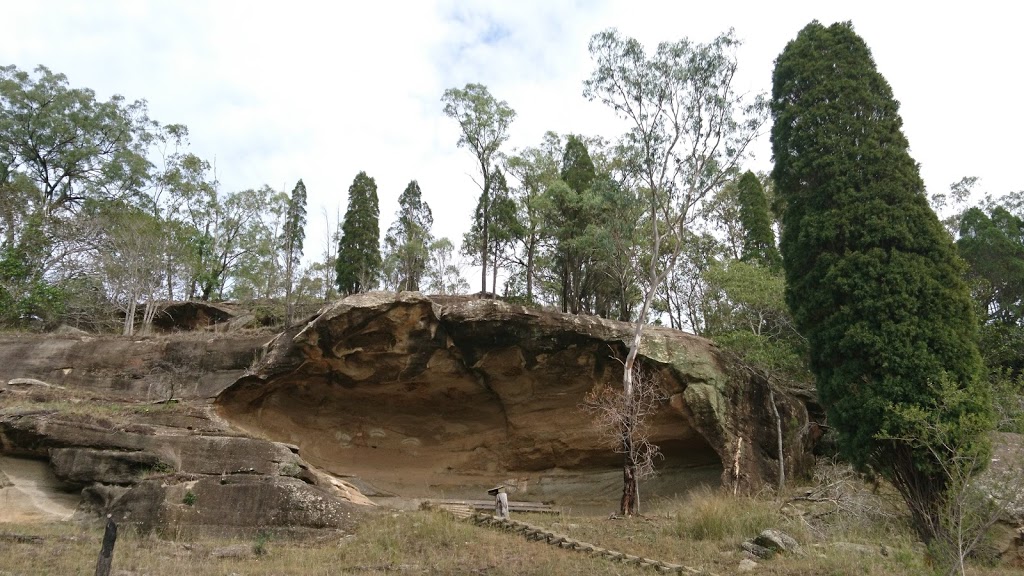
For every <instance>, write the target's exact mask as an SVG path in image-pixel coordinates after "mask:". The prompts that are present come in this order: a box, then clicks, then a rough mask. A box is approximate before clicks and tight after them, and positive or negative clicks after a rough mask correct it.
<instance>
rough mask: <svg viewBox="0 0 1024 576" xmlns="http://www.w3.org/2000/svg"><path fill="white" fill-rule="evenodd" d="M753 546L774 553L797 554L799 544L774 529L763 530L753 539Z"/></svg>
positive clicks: (787, 535)
mask: <svg viewBox="0 0 1024 576" xmlns="http://www.w3.org/2000/svg"><path fill="white" fill-rule="evenodd" d="M754 544H756V545H758V546H762V547H764V548H768V549H770V550H772V551H775V552H799V551H800V544H799V543H798V542H797V541H796V539H795V538H793V537H792V536H790V535H789V534H786V533H785V532H782V531H781V530H776V529H774V528H768V529H767V530H764V531H762V532H761V534H759V535H758V536H757V538H754Z"/></svg>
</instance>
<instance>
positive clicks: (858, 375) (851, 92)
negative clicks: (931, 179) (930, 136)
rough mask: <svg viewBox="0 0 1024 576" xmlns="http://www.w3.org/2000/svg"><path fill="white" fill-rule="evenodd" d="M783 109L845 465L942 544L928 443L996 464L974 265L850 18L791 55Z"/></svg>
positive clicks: (800, 43)
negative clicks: (886, 490) (890, 489)
mask: <svg viewBox="0 0 1024 576" xmlns="http://www.w3.org/2000/svg"><path fill="white" fill-rule="evenodd" d="M771 109H772V116H773V118H774V125H773V127H772V135H771V138H772V152H773V154H774V156H775V168H774V172H773V177H774V181H775V184H776V186H777V193H778V194H779V195H781V196H783V201H784V202H785V206H786V211H785V214H784V216H783V226H782V241H781V249H782V255H783V258H784V267H785V272H786V284H787V288H786V300H787V303H788V305H789V307H790V309H791V310H792V312H793V316H794V318H795V320H796V323H797V327H798V329H799V330H800V332H801V333H803V334H804V336H806V337H807V339H808V341H809V344H810V351H811V369H812V371H813V372H814V374H815V376H816V380H817V386H818V392H819V395H820V399H821V401H822V403H823V404H824V405H825V406H826V408H827V411H828V418H829V425H830V426H831V427H832V428H833V429H834V430H835V431H836V432H837V433H838V437H837V440H838V444H839V447H840V451H841V453H842V454H843V455H844V456H845V457H847V458H848V459H849V460H850V461H851V462H853V463H854V464H855V465H857V466H858V467H860V468H861V469H868V470H872V471H874V472H876V473H879V474H881V475H882V476H883V477H885V478H887V479H889V480H891V481H892V482H893V483H894V485H895V486H896V487H897V489H899V490H900V492H901V494H902V496H903V497H904V499H905V500H906V501H907V503H908V504H909V505H910V507H911V513H912V515H913V519H914V524H915V528H916V529H917V530H918V533H919V534H920V535H921V536H922V538H924V539H925V541H926V542H930V541H932V540H933V539H934V538H935V537H936V536H939V535H940V534H939V533H940V532H941V530H942V528H941V524H942V523H941V522H940V521H939V520H940V519H939V517H938V515H939V514H940V508H941V504H942V502H943V499H944V498H945V494H946V488H947V477H946V475H945V474H944V473H943V472H942V470H941V466H940V464H941V462H939V461H938V460H937V459H936V456H935V454H933V453H932V452H931V451H930V450H929V449H928V446H926V445H925V443H926V442H927V439H924V438H919V439H915V438H916V436H917V435H919V433H920V432H921V431H922V430H924V429H925V428H929V429H932V427H933V425H934V426H937V427H941V428H942V429H943V430H944V431H945V432H946V433H947V436H948V437H949V438H951V439H952V443H953V444H955V445H956V446H957V447H958V450H960V451H961V453H966V454H968V455H970V454H973V455H974V456H976V457H977V459H976V461H978V462H984V461H986V459H985V457H984V455H985V454H986V451H987V449H988V444H987V440H986V438H987V437H986V435H985V434H984V432H985V428H986V426H990V425H991V419H990V413H991V406H990V401H989V396H988V393H987V387H986V386H985V384H984V381H983V379H982V378H980V372H981V361H980V357H979V354H978V350H977V346H976V343H975V339H976V335H977V324H976V319H975V313H974V309H973V304H972V302H971V298H970V294H969V292H968V289H967V286H966V284H965V283H964V281H963V279H962V273H963V269H962V266H961V264H960V261H959V260H958V258H957V256H956V252H955V249H954V247H953V244H952V240H951V239H950V238H949V236H948V235H947V234H946V233H945V231H944V230H943V228H942V226H941V224H940V223H939V220H938V218H937V217H936V216H935V214H934V213H933V212H932V211H931V209H930V208H929V206H928V202H927V200H926V197H925V193H924V184H923V182H922V180H921V177H920V175H919V174H918V167H917V164H916V162H914V159H913V158H911V156H910V154H909V151H908V143H907V139H906V137H905V136H904V135H903V132H902V120H901V118H900V116H899V105H898V103H897V102H896V100H895V99H894V98H893V95H892V89H891V88H890V86H889V84H888V83H887V82H886V80H885V79H884V78H883V77H882V75H881V74H879V73H878V71H877V70H876V68H875V64H874V60H873V59H872V57H871V52H870V50H869V49H868V47H867V45H866V44H865V43H864V41H863V40H862V39H861V38H860V37H859V36H857V34H856V33H854V31H853V27H852V25H851V24H850V23H842V24H833V25H832V26H829V27H827V28H826V27H825V26H822V25H821V24H820V23H818V22H816V21H815V22H812V23H811V24H809V25H808V26H807V27H805V28H804V29H803V30H802V31H801V32H800V33H799V35H798V36H797V38H796V39H795V40H793V41H792V42H790V43H789V44H788V45H787V46H786V48H785V50H783V52H782V54H781V55H780V56H779V57H778V59H777V60H776V62H775V71H774V74H773V85H772V102H771ZM908 415H915V417H919V418H920V421H919V422H918V424H921V422H925V421H926V422H927V423H928V426H926V427H921V426H916V427H915V424H914V423H913V422H911V420H912V419H911V418H908ZM942 452H943V449H940V450H939V455H940V456H943V457H944V455H943V454H942Z"/></svg>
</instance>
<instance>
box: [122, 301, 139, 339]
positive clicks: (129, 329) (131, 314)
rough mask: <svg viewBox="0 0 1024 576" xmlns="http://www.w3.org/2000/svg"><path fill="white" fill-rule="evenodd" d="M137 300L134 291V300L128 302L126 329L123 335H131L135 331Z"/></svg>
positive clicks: (125, 316) (125, 315) (125, 320)
mask: <svg viewBox="0 0 1024 576" xmlns="http://www.w3.org/2000/svg"><path fill="white" fill-rule="evenodd" d="M135 301H136V298H135V293H134V292H132V300H131V302H129V303H128V310H126V311H125V313H124V330H123V331H122V332H121V334H122V335H123V336H131V335H133V334H134V333H135V306H136V303H135Z"/></svg>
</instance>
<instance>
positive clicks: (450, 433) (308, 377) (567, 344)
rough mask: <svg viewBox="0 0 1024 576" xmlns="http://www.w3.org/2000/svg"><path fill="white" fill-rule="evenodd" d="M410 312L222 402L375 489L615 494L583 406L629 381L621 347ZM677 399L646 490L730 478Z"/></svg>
mask: <svg viewBox="0 0 1024 576" xmlns="http://www.w3.org/2000/svg"><path fill="white" fill-rule="evenodd" d="M413 320H416V319H415V318H413V319H410V320H408V321H407V322H406V323H408V322H412V321H413ZM401 323H402V321H401V320H399V321H397V322H386V323H383V325H381V323H380V319H379V318H377V319H375V320H374V321H373V322H370V321H367V322H364V323H362V324H361V326H360V329H359V330H356V331H355V333H353V332H351V331H350V332H348V333H347V334H344V335H341V334H332V333H330V328H329V327H320V333H319V334H318V336H317V337H316V338H315V339H314V341H315V342H316V344H317V345H316V346H315V347H313V348H312V349H307V350H305V351H304V353H303V358H301V360H300V361H297V362H294V363H293V365H294V366H295V367H294V368H293V369H290V370H287V371H283V372H278V373H276V374H274V375H272V376H269V377H267V378H265V379H262V378H258V377H255V376H250V377H248V378H246V379H242V380H240V381H239V382H238V383H236V385H235V386H233V387H232V388H229V389H228V390H226V391H225V393H223V394H222V395H221V397H220V398H219V399H218V405H219V410H220V412H221V414H222V415H223V416H224V417H226V418H227V419H228V420H230V421H231V422H233V423H234V424H236V425H238V426H240V427H242V428H243V429H246V430H248V431H250V432H253V433H257V434H260V435H262V436H265V437H268V438H270V439H272V440H276V441H281V442H288V443H291V444H295V445H297V446H299V447H300V449H301V454H302V456H303V458H305V459H306V460H307V461H309V462H310V463H311V464H313V465H315V466H318V467H320V468H321V469H323V470H325V471H327V472H330V473H332V474H335V475H337V476H340V477H344V478H346V479H348V480H349V481H351V482H353V483H354V484H356V485H357V486H359V487H360V488H361V489H362V490H363V491H364V492H365V493H367V495H369V496H375V495H376V496H388V495H397V496H402V497H412V498H421V497H439V496H443V497H458V498H479V497H481V495H484V491H485V490H486V488H488V487H490V486H492V485H494V484H495V483H498V482H504V483H508V484H511V485H512V486H514V487H516V488H517V489H518V492H519V494H518V495H517V496H515V497H516V498H522V499H530V500H547V501H560V502H582V501H587V500H595V501H596V500H606V499H608V498H617V495H616V494H617V493H618V491H620V490H621V466H622V455H621V454H617V453H615V452H614V450H613V449H612V447H611V445H610V444H607V443H605V442H603V441H602V440H601V437H600V434H599V432H598V430H597V429H596V428H595V427H594V425H593V423H592V422H591V417H590V415H589V414H587V413H586V412H585V411H584V410H583V409H582V408H581V407H580V404H581V402H582V401H583V398H584V396H585V394H586V393H587V392H588V391H590V390H591V389H593V388H594V387H597V386H621V374H622V364H621V361H620V359H621V358H622V357H624V356H625V350H624V349H622V347H621V346H618V348H616V347H615V346H613V345H609V344H608V343H607V342H602V341H598V340H594V339H588V338H587V337H585V336H581V335H580V334H579V333H573V332H564V333H561V334H554V335H552V334H550V333H545V334H544V335H543V341H538V340H537V339H536V338H535V337H534V336H535V333H531V332H530V331H528V330H525V331H524V330H515V329H511V330H510V327H509V326H507V325H505V326H501V327H496V326H491V327H488V326H486V325H484V326H479V325H477V326H472V327H471V328H473V330H470V331H467V330H465V327H464V326H460V327H459V329H456V330H453V329H447V328H446V327H445V326H443V325H437V324H434V325H430V324H429V323H424V322H423V321H422V319H420V321H419V322H418V323H416V322H413V324H412V325H406V326H402V325H398V324H401ZM374 324H376V325H374ZM513 328H514V327H513ZM396 335H405V337H401V336H398V337H396ZM648 368H650V369H653V370H655V371H656V372H657V373H658V374H659V375H660V377H661V382H662V385H663V387H664V388H665V391H666V392H667V393H668V394H670V395H677V394H681V393H682V391H683V390H684V389H685V386H686V383H685V382H680V381H679V378H678V377H677V376H676V375H675V374H673V373H672V372H671V371H670V370H669V369H668V368H667V367H665V366H652V365H649V366H648ZM673 405H677V402H671V403H670V402H665V403H664V405H663V407H662V409H661V410H660V411H659V413H658V414H657V415H656V416H655V417H654V418H652V419H651V423H650V432H651V440H652V442H653V443H654V444H656V445H658V446H659V447H660V449H661V452H662V454H663V456H664V459H663V460H661V461H659V462H658V463H657V469H658V474H657V476H656V477H655V478H652V479H651V480H649V481H647V482H646V494H645V496H647V497H651V496H655V497H672V496H674V495H677V494H680V493H683V492H685V491H687V490H688V489H691V488H693V487H696V486H703V485H707V484H711V485H715V486H717V485H718V484H719V481H720V476H721V472H722V463H721V459H720V458H719V455H718V454H717V453H716V452H715V450H714V449H713V448H712V446H711V445H710V444H709V442H708V441H707V440H706V439H705V438H704V437H703V436H702V435H701V434H700V432H698V431H697V430H696V429H695V428H694V427H693V425H692V424H691V423H690V421H689V419H688V418H687V416H686V415H684V414H683V413H682V412H681V411H679V410H677V409H676V408H673V407H672V406H673ZM484 497H486V496H485V495H484Z"/></svg>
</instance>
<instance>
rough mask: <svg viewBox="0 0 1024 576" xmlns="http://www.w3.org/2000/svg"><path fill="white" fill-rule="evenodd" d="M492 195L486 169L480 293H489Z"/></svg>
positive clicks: (482, 219)
mask: <svg viewBox="0 0 1024 576" xmlns="http://www.w3.org/2000/svg"><path fill="white" fill-rule="evenodd" d="M490 194H491V182H490V178H489V177H488V176H487V172H486V169H485V172H484V197H483V207H482V208H483V213H482V214H481V215H480V231H481V233H482V235H483V238H482V239H481V242H480V246H481V248H482V250H481V252H482V254H481V255H480V291H481V292H487V252H488V248H489V247H490V246H489V244H490V238H489V237H488V235H487V232H488V228H487V224H488V219H489V214H488V212H489V211H490V210H489V207H488V203H489V202H490V200H491V198H490Z"/></svg>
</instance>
